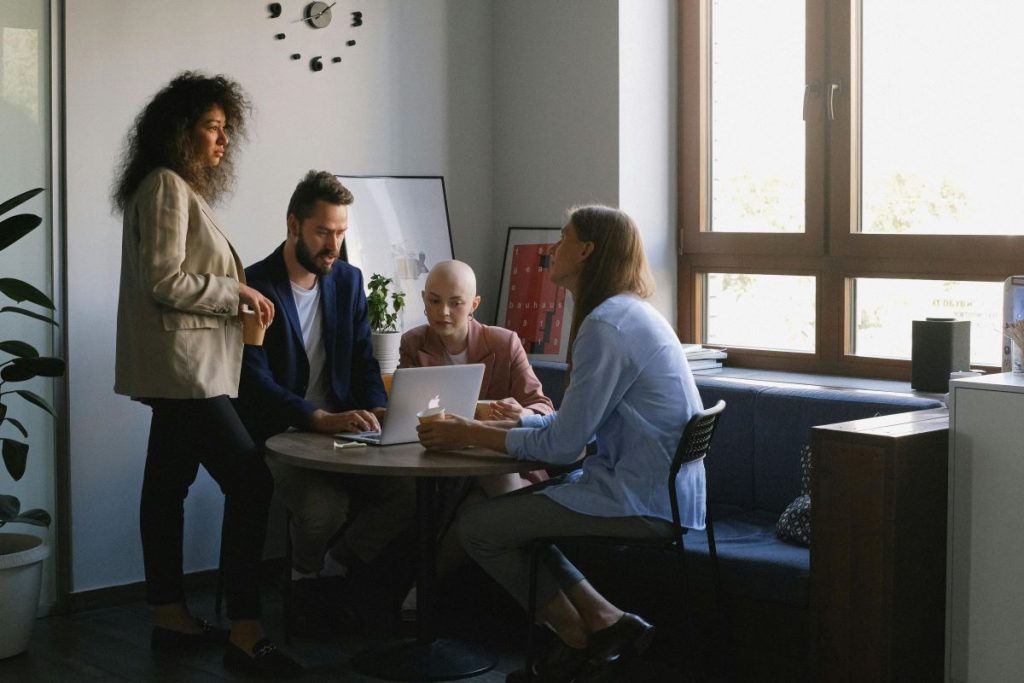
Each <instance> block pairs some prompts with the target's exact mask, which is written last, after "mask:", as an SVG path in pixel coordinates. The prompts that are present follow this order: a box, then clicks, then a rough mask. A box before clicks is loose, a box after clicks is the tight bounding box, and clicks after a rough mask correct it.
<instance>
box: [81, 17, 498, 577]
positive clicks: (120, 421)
mask: <svg viewBox="0 0 1024 683" xmlns="http://www.w3.org/2000/svg"><path fill="white" fill-rule="evenodd" d="M282 4H283V5H285V12H286V13H288V14H294V15H295V16H298V15H299V14H300V13H301V8H302V7H303V6H304V4H305V3H303V2H298V1H297V0H295V1H292V2H285V3H282ZM351 9H359V10H362V11H363V13H364V20H365V24H364V26H362V27H361V28H359V29H358V30H356V31H351V30H350V29H349V28H348V26H347V24H348V22H347V21H345V18H346V17H347V11H348V10H351ZM490 26H491V6H490V4H489V3H483V2H477V1H475V0H431V1H429V2H424V1H417V2H405V1H402V0H393V1H390V2H387V1H382V0H378V1H377V2H374V3H370V4H366V3H359V4H358V5H357V4H353V3H352V2H346V1H345V0H341V1H340V2H339V3H338V6H337V7H336V8H335V21H334V22H333V23H332V25H331V27H329V28H328V29H324V30H322V31H313V30H310V29H307V28H306V27H304V26H302V25H301V24H294V23H288V22H287V21H286V19H285V18H281V19H277V20H274V21H271V20H270V19H268V18H267V15H266V3H254V2H251V1H249V0H218V1H217V2H201V1H199V0H193V1H189V2H166V3H158V2H145V3H139V2H137V3H126V2H123V1H121V0H90V1H89V2H68V3H67V40H66V49H67V75H66V82H67V157H68V168H67V189H68V193H67V201H68V244H67V253H68V262H69V268H68V283H69V290H70V294H69V301H68V306H69V311H70V321H69V326H68V330H67V334H68V336H69V345H70V349H71V352H70V357H69V359H68V360H69V364H70V370H69V391H70V401H71V415H70V433H71V454H70V455H71V458H70V459H71V487H72V501H71V503H72V510H71V514H72V520H73V524H72V526H73V529H72V542H73V590H75V591H83V590H89V589H93V588H100V587H105V586H111V585H119V584H124V583H130V582H134V581H139V580H141V579H142V560H141V552H140V548H139V541H138V536H139V532H138V513H137V509H138V496H139V490H140V487H141V478H142V468H143V462H144V458H145V447H146V437H147V432H148V413H147V411H146V410H145V409H144V407H142V406H140V405H138V404H135V403H132V402H131V401H129V400H128V399H126V398H123V397H119V396H115V395H114V394H113V392H112V389H111V387H112V384H113V365H114V358H113V348H114V325H115V313H116V305H117V284H118V273H119V267H120V266H119V263H120V232H121V228H120V218H119V217H116V216H114V215H113V214H112V213H111V209H110V203H109V200H108V194H109V187H110V184H111V181H112V177H113V169H114V167H115V163H116V159H117V155H118V153H119V151H120V147H121V144H122V140H123V138H124V134H125V132H126V130H127V129H128V127H129V125H130V123H131V121H132V119H133V118H134V116H135V115H136V113H137V112H138V111H139V109H140V108H141V106H142V105H143V104H144V103H145V101H146V100H147V99H148V98H149V97H151V96H152V94H153V93H154V92H155V91H156V90H157V89H158V88H160V87H161V86H162V85H164V84H165V83H166V82H167V81H168V80H169V79H170V78H172V77H173V76H174V75H175V74H176V73H177V72H179V71H181V70H183V69H187V68H199V69H202V70H203V71H206V72H216V73H226V74H229V75H231V76H233V77H234V78H236V79H237V80H238V81H239V82H240V83H242V85H243V86H244V87H245V88H246V89H247V90H248V92H249V93H250V95H251V97H252V100H253V102H254V104H255V105H256V112H255V118H254V121H253V126H252V129H253V130H252V135H251V139H250V141H249V143H248V145H247V146H246V147H245V150H244V153H243V155H242V159H241V163H240V166H239V178H238V185H237V192H236V193H235V195H234V196H233V197H232V198H230V199H229V200H228V201H227V202H226V203H225V204H224V205H223V206H222V207H221V208H219V215H220V218H221V223H222V225H223V226H224V227H225V228H226V230H227V233H228V235H229V237H230V238H231V240H232V242H233V243H234V244H235V246H236V248H237V249H238V251H239V253H240V255H241V256H242V259H243V261H245V262H246V263H249V262H252V261H254V260H256V259H258V258H261V257H262V256H264V255H266V254H267V253H269V252H270V251H271V250H272V249H273V248H274V247H275V246H276V245H277V243H278V242H279V241H280V240H281V239H283V235H284V218H283V214H284V211H285V206H286V204H287V200H288V197H289V195H290V194H291V191H292V189H293V188H294V185H295V183H296V182H297V180H298V179H299V178H300V177H301V175H302V174H303V173H304V172H305V171H306V170H308V169H310V168H326V169H329V170H332V171H336V172H339V173H354V174H372V173H386V174H405V175H444V176H445V178H446V182H447V186H448V201H449V205H450V207H451V212H450V213H451V221H452V231H453V236H454V242H455V249H456V254H457V255H460V256H462V257H464V258H466V259H467V260H469V261H470V262H471V263H476V264H479V263H482V262H483V261H484V260H486V257H487V254H488V253H489V252H490V250H491V249H492V247H493V244H492V243H493V235H492V234H491V230H490V224H491V205H490V193H491V190H490V188H491V183H492V170H491V158H492V152H491V130H490V122H491V120H492V116H491V114H492V110H491V103H492V97H491V78H490V74H491V49H490V40H491V36H490ZM278 31H284V32H286V33H287V34H288V35H289V38H288V39H287V40H285V41H283V42H282V41H275V40H274V39H273V34H274V33H276V32H278ZM300 38H305V39H306V40H305V41H303V42H301V43H300V40H299V39H300ZM348 38H354V39H356V41H357V45H356V47H354V48H345V47H338V46H339V45H342V44H343V41H344V40H346V39H348ZM293 50H300V51H301V52H303V53H306V54H309V53H313V52H314V51H316V52H322V53H323V54H325V55H333V54H334V53H338V52H340V54H341V55H342V56H343V62H342V63H341V64H340V65H338V64H328V65H327V66H326V67H325V68H324V70H323V71H322V72H320V73H312V72H311V71H310V70H309V69H308V68H307V67H306V65H305V60H303V61H302V62H293V61H290V60H289V59H288V55H289V53H290V52H291V51H293ZM357 201H358V198H357ZM478 267H480V266H478ZM221 509H222V498H221V496H220V494H219V492H218V491H217V490H216V487H215V485H213V484H212V482H211V481H210V480H209V479H208V478H207V477H206V475H205V474H202V475H201V478H200V480H199V481H198V482H197V484H196V485H195V486H194V487H193V490H192V492H191V493H190V495H189V498H188V502H187V512H186V538H187V542H186V555H185V564H186V570H194V569H199V568H208V567H212V566H216V562H217V542H218V538H219V529H220V520H221Z"/></svg>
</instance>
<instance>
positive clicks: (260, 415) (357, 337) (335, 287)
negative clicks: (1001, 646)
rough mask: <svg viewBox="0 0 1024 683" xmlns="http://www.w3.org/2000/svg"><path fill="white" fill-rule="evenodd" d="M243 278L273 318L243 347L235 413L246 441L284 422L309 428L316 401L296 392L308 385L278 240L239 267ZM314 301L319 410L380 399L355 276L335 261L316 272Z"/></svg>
mask: <svg viewBox="0 0 1024 683" xmlns="http://www.w3.org/2000/svg"><path fill="white" fill-rule="evenodd" d="M245 278H246V283H247V284H248V285H249V286H250V287H254V288H256V289H258V290H259V291H260V293H262V294H263V296H265V297H267V298H268V299H270V300H271V301H273V302H274V313H275V315H274V322H273V324H271V326H270V327H269V328H267V332H266V335H265V337H264V340H263V346H248V345H247V346H246V347H245V352H244V354H243V357H242V376H241V381H240V382H239V387H238V401H237V403H236V405H237V406H238V412H239V415H240V416H241V418H242V421H243V422H244V423H245V426H246V428H247V429H248V430H249V433H250V434H251V435H252V437H253V440H255V441H256V442H257V443H259V444H262V443H263V442H264V441H266V440H267V439H268V438H269V437H271V436H273V435H274V434H278V433H280V432H283V431H285V430H286V429H288V428H289V427H296V428H298V429H308V428H309V416H310V415H311V414H312V413H313V411H314V410H316V407H315V406H314V405H313V404H311V403H310V402H309V401H306V400H305V398H303V397H304V396H305V395H306V389H307V388H308V386H309V359H308V358H306V349H305V347H304V346H303V344H302V329H301V327H300V326H299V314H298V311H297V310H296V308H295V299H294V298H293V296H292V288H291V282H290V281H289V279H288V270H287V268H285V263H284V244H281V245H280V246H279V247H278V248H277V249H276V250H274V252H273V253H272V254H271V255H270V256H268V257H267V258H265V259H263V260H262V261H260V262H258V263H254V264H253V265H251V266H249V267H248V268H246V269H245ZM319 279H320V306H321V311H322V314H323V321H322V323H323V335H324V345H325V350H326V355H327V359H326V365H325V368H324V370H325V372H327V373H328V375H329V377H330V385H329V386H330V390H329V392H328V397H327V403H328V406H327V409H328V410H330V411H331V412H341V411H345V410H355V409H364V410H365V409H370V408H377V407H380V406H383V405H385V404H386V403H387V395H386V394H385V393H384V384H383V382H382V381H381V377H380V366H379V365H378V364H377V361H376V360H375V359H374V358H373V347H372V344H371V342H370V323H369V320H368V319H367V311H366V294H365V292H364V291H363V275H362V273H361V272H360V271H359V269H358V268H356V267H354V266H352V265H349V264H348V263H345V262H343V261H337V262H335V264H334V267H333V268H332V269H331V272H330V273H329V274H327V275H321V276H319Z"/></svg>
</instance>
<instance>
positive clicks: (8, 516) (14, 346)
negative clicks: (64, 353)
mask: <svg viewBox="0 0 1024 683" xmlns="http://www.w3.org/2000/svg"><path fill="white" fill-rule="evenodd" d="M42 191H43V190H42V188H36V189H34V190H29V191H28V192H24V193H22V194H20V195H18V196H16V197H14V198H12V199H9V200H8V201H6V202H3V203H2V204H0V215H3V214H5V213H7V212H8V211H10V210H11V209H13V208H14V207H16V206H18V205H19V204H22V203H23V202H26V201H28V200H29V199H31V198H32V197H35V196H36V195H37V194H39V193H40V192H42ZM42 220H43V219H42V218H40V217H39V216H36V215H33V214H27V213H26V214H18V215H15V216H10V217H8V218H5V219H3V220H2V221H0V251H2V250H4V249H6V248H7V247H9V246H10V245H11V244H13V243H14V242H17V241H18V240H19V239H21V238H22V237H24V236H25V235H27V234H28V233H30V232H32V231H33V230H35V229H36V228H37V227H38V226H39V224H40V223H42ZM0 294H3V295H4V296H6V297H7V298H9V299H12V300H13V301H14V302H15V303H16V304H21V303H23V302H28V303H30V304H34V305H36V306H39V307H42V308H44V309H47V310H49V311H52V310H53V302H52V301H50V298H49V297H48V296H46V295H45V294H43V293H42V292H40V291H39V290H38V289H36V288H35V287H33V286H32V285H30V284H28V283H27V282H23V281H21V280H17V279H15V278H6V277H5V278H0ZM0 314H7V315H8V317H10V316H11V315H21V316H26V317H29V318H33V319H35V320H39V321H42V322H44V323H47V324H49V325H56V324H57V323H56V321H54V320H53V319H52V318H51V317H49V316H48V315H46V314H41V313H37V312H36V311H33V310H31V309H28V308H22V307H20V306H3V307H2V308H0ZM0 352H3V354H5V355H6V356H7V357H8V358H7V360H2V357H0V443H2V447H0V450H2V454H3V461H4V467H5V468H6V470H7V473H8V474H9V475H10V476H11V478H12V479H14V481H18V480H19V479H21V478H22V476H24V474H25V465H26V463H27V462H28V448H29V447H28V442H27V439H28V430H27V429H26V427H25V425H24V423H22V422H21V421H20V420H18V419H17V418H15V417H12V416H11V414H10V411H9V409H8V408H9V403H10V402H11V399H12V398H17V399H18V400H17V401H15V402H14V405H17V404H21V405H24V404H26V403H27V404H28V405H32V406H36V407H38V408H41V409H42V410H45V411H46V412H48V413H49V414H50V415H55V413H54V410H53V407H52V406H51V405H50V404H49V403H48V402H47V401H46V399H44V398H43V397H42V396H39V395H38V394H36V393H34V392H32V391H29V390H28V389H19V388H10V385H13V384H17V383H19V382H25V381H27V380H30V379H33V378H35V377H60V376H62V375H63V374H64V361H62V360H61V359H59V358H52V357H44V356H40V355H39V352H38V351H36V349H35V348H34V347H33V346H32V345H31V344H28V343H26V342H23V341H18V340H15V339H4V340H0ZM8 435H10V436H8ZM23 439H24V440H23ZM11 523H18V524H31V525H34V526H44V527H48V526H49V525H50V515H49V513H47V512H46V511H45V510H38V509H37V510H26V511H24V512H22V510H21V501H19V500H18V499H17V498H16V497H15V496H11V495H3V494H0V527H3V526H4V525H6V524H11ZM49 554H50V548H49V546H48V545H47V544H46V543H45V541H44V540H43V539H41V538H39V537H37V536H34V535H31V534H16V533H6V532H5V533H0V605H3V606H4V609H3V619H0V659H3V658H5V657H10V656H12V655H16V654H18V653H20V652H22V651H24V650H25V648H26V647H28V640H29V637H30V636H31V635H32V626H33V625H34V624H35V619H36V610H37V609H38V605H39V590H40V587H41V585H42V567H43V565H42V563H43V560H44V559H46V558H47V557H48V556H49Z"/></svg>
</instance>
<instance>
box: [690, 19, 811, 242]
mask: <svg viewBox="0 0 1024 683" xmlns="http://www.w3.org/2000/svg"><path fill="white" fill-rule="evenodd" d="M804 24H805V20H804V2H802V0H801V1H796V0H785V1H782V0H773V2H764V1H763V0H718V1H716V2H713V3H712V10H711V139H710V142H709V148H710V153H711V230H712V231H717V232H803V230H804V125H803V120H802V115H801V103H802V101H803V93H804Z"/></svg>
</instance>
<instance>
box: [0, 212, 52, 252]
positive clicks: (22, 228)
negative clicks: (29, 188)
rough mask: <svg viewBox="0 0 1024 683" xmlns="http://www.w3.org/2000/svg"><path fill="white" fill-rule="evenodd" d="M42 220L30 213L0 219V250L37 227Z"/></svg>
mask: <svg viewBox="0 0 1024 683" xmlns="http://www.w3.org/2000/svg"><path fill="white" fill-rule="evenodd" d="M42 222H43V219H42V218H40V217H39V216H34V215H32V214H30V213H19V214H18V215H17V216H11V217H10V218H5V219H3V220H2V221H0V251H2V250H4V249H6V248H7V247H9V246H11V245H12V244H14V243H15V242H17V241H18V240H20V239H21V238H22V237H24V236H25V235H27V234H29V233H30V232H32V231H33V230H35V229H36V228H38V227H39V224H40V223H42Z"/></svg>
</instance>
